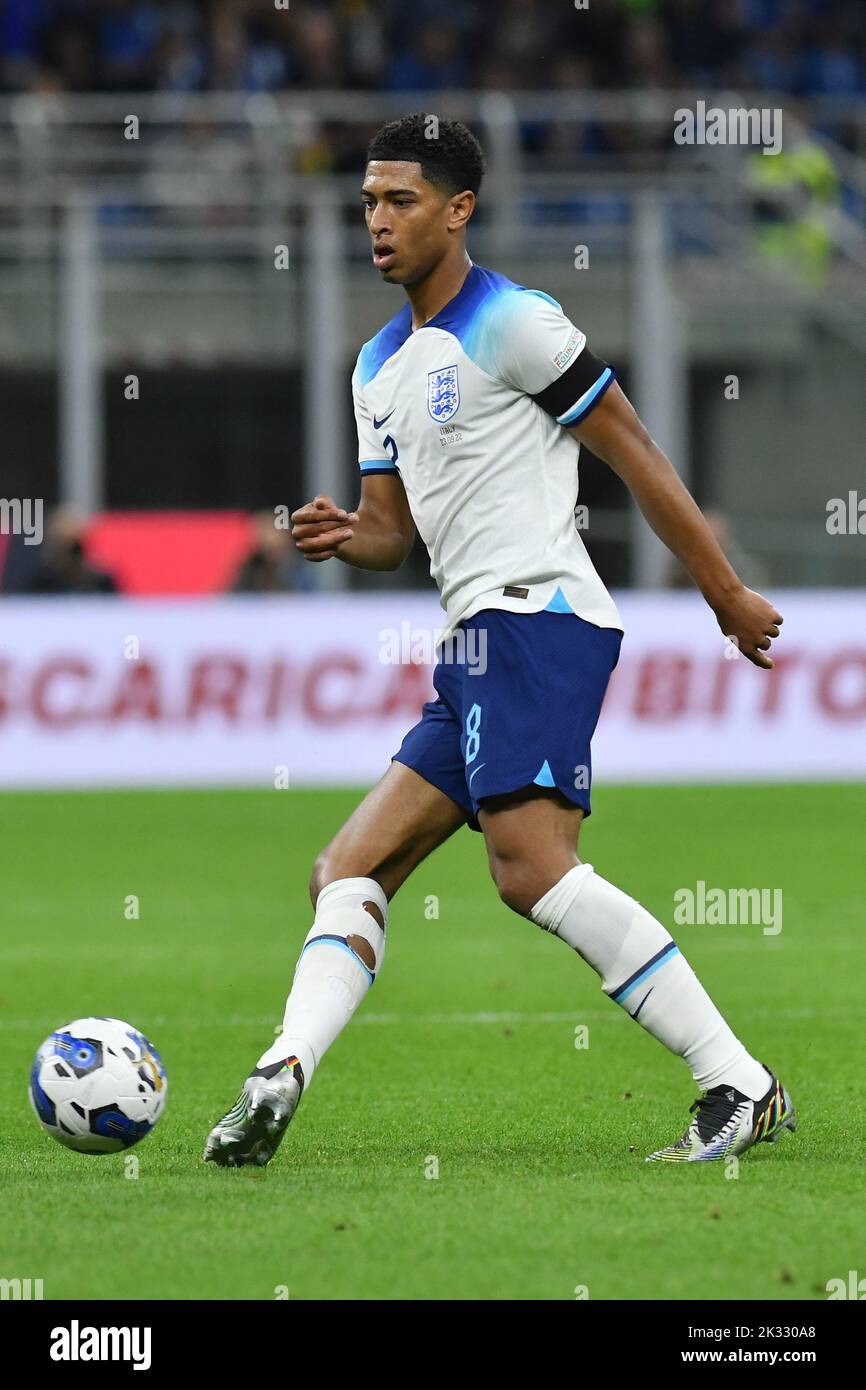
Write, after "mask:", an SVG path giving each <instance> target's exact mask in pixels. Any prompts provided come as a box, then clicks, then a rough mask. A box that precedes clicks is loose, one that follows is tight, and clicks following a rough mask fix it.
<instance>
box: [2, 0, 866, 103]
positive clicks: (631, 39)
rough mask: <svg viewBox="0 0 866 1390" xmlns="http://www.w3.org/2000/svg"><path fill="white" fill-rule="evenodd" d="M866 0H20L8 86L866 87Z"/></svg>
mask: <svg viewBox="0 0 866 1390" xmlns="http://www.w3.org/2000/svg"><path fill="white" fill-rule="evenodd" d="M864 8H866V4H864V0H591V3H590V4H589V5H588V6H587V7H586V8H585V9H578V8H577V7H576V6H573V5H572V4H570V3H566V0H562V2H561V3H553V0H460V2H459V3H457V4H452V5H442V4H441V0H412V3H411V4H410V3H406V0H329V2H328V3H322V2H321V0H5V4H4V5H3V6H2V10H0V62H2V70H0V86H2V89H3V90H5V91H7V92H9V91H21V90H35V91H73V92H86V91H124V92H129V91H163V92H195V91H214V90H217V91H243V92H261V91H273V90H280V89H284V88H300V89H311V88H342V89H354V90H364V89H367V90H383V89H384V90H394V91H407V92H411V91H442V90H446V89H453V88H461V87H471V88H474V89H478V88H486V89H495V90H505V91H508V90H512V89H521V88H532V87H535V88H537V87H539V86H544V87H545V88H548V87H552V88H559V89H563V90H574V89H576V88H577V89H579V88H607V87H620V88H621V87H678V86H680V87H701V88H711V89H718V88H720V87H726V86H729V85H737V86H742V87H750V88H768V89H772V90H775V91H779V92H786V93H789V94H792V95H797V96H802V97H811V96H816V95H820V94H824V93H839V94H851V95H862V94H864V93H866V24H864V22H863V20H864Z"/></svg>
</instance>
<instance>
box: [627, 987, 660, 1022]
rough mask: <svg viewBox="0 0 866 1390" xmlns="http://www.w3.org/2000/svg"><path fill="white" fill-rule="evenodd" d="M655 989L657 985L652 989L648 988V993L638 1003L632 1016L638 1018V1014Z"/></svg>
mask: <svg viewBox="0 0 866 1390" xmlns="http://www.w3.org/2000/svg"><path fill="white" fill-rule="evenodd" d="M653 989H655V985H653V987H652V989H648V990H647V992H646V994H645V995H644V997H643V999H642V1000H641V1001H640V1003H639V1004H638V1006H637V1008H636V1009H635V1011H634V1013H633V1014H632V1018H637V1016H638V1014H639V1013H640V1011H641V1009H642V1008H643V1006H644V1004H645V1003H646V1001H647V1000H648V999H649V997H650V995H651V994H652V992H653Z"/></svg>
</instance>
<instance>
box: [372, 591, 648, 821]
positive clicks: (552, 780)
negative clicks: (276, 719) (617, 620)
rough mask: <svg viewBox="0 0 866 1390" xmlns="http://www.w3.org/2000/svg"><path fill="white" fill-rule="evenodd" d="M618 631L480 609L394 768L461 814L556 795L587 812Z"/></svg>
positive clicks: (448, 658)
mask: <svg viewBox="0 0 866 1390" xmlns="http://www.w3.org/2000/svg"><path fill="white" fill-rule="evenodd" d="M621 642H622V633H621V632H618V631H617V630H616V629H615V628H606V627H596V626H595V625H594V624H593V623H588V622H586V621H585V620H584V619H583V618H579V617H577V615H576V614H574V613H551V612H547V611H543V612H541V613H508V612H505V611H504V610H502V609H498V608H487V609H484V610H483V612H481V613H476V614H475V616H474V617H473V618H468V619H467V620H466V621H465V622H462V623H460V624H459V626H458V629H457V631H456V632H455V633H454V634H452V636H451V637H450V638H448V639H447V640H446V641H445V643H444V644H443V646H442V649H441V652H440V661H439V664H438V665H437V667H436V670H435V671H434V673H433V684H434V686H435V687H436V693H437V694H438V696H439V698H438V700H431V701H430V702H429V703H428V704H426V705H425V706H424V709H423V712H422V715H421V719H420V722H419V723H417V724H416V725H415V727H414V728H412V729H410V730H409V732H408V734H407V735H406V737H405V738H404V740H403V742H402V744H401V745H400V750H399V752H397V753H395V754H394V761H396V762H399V763H405V765H406V766H407V767H411V768H412V769H413V770H414V771H415V772H417V773H418V775H419V776H420V777H423V778H424V780H425V781H426V782H431V783H432V784H433V786H434V787H438V788H439V790H440V791H443V792H444V793H445V795H446V796H450V797H451V799H452V801H456V802H457V804H458V805H459V806H462V807H463V809H464V810H465V811H466V812H467V814H468V816H469V824H470V825H471V827H472V829H473V830H478V829H480V827H479V825H478V821H477V814H478V808H479V805H480V804H481V802H482V801H483V800H484V798H485V797H486V796H499V795H501V794H502V793H503V792H513V791H518V790H520V788H522V787H529V786H532V785H533V784H535V785H536V786H539V787H556V788H557V789H558V790H559V791H560V792H562V794H563V796H565V797H567V798H568V800H569V801H573V802H574V804H575V805H576V806H581V807H582V808H583V811H584V814H585V815H587V816H588V815H589V814H590V802H589V792H590V782H591V778H592V762H591V758H590V748H589V745H590V740H591V738H592V735H593V733H594V732H595V726H596V724H597V723H598V717H599V714H600V713H601V704H602V700H603V699H604V693H605V691H606V690H607V686H608V681H609V680H610V676H611V672H612V671H613V669H614V667H615V666H616V663H617V661H618V660H619V649H620V644H621Z"/></svg>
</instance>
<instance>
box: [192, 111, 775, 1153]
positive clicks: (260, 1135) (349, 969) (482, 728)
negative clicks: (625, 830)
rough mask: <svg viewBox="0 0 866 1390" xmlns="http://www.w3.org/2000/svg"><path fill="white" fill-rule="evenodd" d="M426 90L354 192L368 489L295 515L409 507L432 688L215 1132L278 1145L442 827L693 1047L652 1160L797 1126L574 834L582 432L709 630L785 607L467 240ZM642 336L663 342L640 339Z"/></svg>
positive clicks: (359, 533) (397, 522)
mask: <svg viewBox="0 0 866 1390" xmlns="http://www.w3.org/2000/svg"><path fill="white" fill-rule="evenodd" d="M429 131H430V125H429V123H428V122H427V121H426V120H425V117H424V116H422V115H411V116H407V117H405V118H403V119H402V120H398V121H393V122H391V123H389V124H388V125H386V126H384V127H383V128H382V129H381V130H380V131H379V133H378V134H377V135H376V136H375V137H374V138H373V140H372V142H371V144H370V146H369V149H368V163H367V170H366V176H365V178H364V183H363V188H362V190H361V192H362V197H363V201H364V206H365V209H366V220H367V227H368V229H369V232H370V237H371V241H372V257H373V265H374V266H375V268H376V269H377V270H378V272H379V274H380V276H381V278H382V279H383V280H384V281H385V282H386V283H387V284H391V285H402V286H403V288H404V290H405V292H406V302H405V303H404V304H403V307H402V308H401V309H400V311H399V313H398V314H397V315H396V316H395V317H394V318H393V319H391V321H390V322H389V323H387V324H386V325H385V327H384V328H383V329H382V330H381V331H380V332H379V333H377V335H376V336H375V338H373V339H371V341H370V342H368V343H366V344H365V345H364V347H363V348H362V349H361V353H360V356H359V357H358V361H357V366H356V368H355V372H354V376H353V379H352V387H353V393H354V404H355V415H356V419H357V426H358V439H359V453H358V458H359V464H360V470H361V501H360V504H359V506H358V509H357V511H346V510H345V509H343V508H342V507H339V506H337V504H336V503H335V502H334V501H333V500H332V498H330V497H325V496H318V497H316V498H315V499H314V501H312V502H310V503H309V504H307V505H306V506H303V507H301V508H300V509H299V510H298V511H296V512H295V513H294V514H293V518H292V519H293V536H294V538H295V542H296V544H297V546H298V549H299V550H300V551H301V553H302V554H303V555H304V556H305V558H306V559H307V560H309V561H312V562H314V563H322V562H323V561H326V560H330V559H337V560H339V561H341V562H343V563H345V564H350V565H358V566H360V567H361V568H362V569H370V570H393V569H397V568H398V567H399V566H400V565H401V564H402V563H403V561H404V560H405V559H406V557H407V555H408V554H409V551H410V549H411V547H412V544H413V540H414V537H415V529H416V527H417V529H418V531H419V532H420V534H421V536H422V538H423V540H424V542H425V544H426V546H427V549H428V551H429V553H430V568H431V573H432V575H433V578H434V579H435V581H436V584H437V586H438V588H439V592H440V596H441V601H442V606H443V608H444V609H445V612H446V620H447V621H446V636H445V639H444V641H443V643H442V646H441V648H440V653H439V657H440V659H439V663H438V665H437V667H436V670H435V673H434V683H435V687H436V691H437V695H438V698H437V699H435V700H433V701H432V702H430V703H428V704H426V705H425V706H424V710H423V713H422V717H421V719H420V721H419V723H417V724H416V725H415V727H414V728H413V729H411V730H410V731H409V733H408V734H407V735H406V737H405V739H404V740H403V743H402V746H401V747H400V749H399V751H398V752H397V753H396V754H395V755H394V758H393V760H392V762H391V765H390V767H389V769H388V771H387V772H386V773H385V775H384V777H383V778H382V779H381V781H380V782H379V783H378V785H377V786H376V787H374V789H373V790H372V791H371V792H370V793H369V795H368V796H366V797H365V798H364V800H363V801H362V802H361V804H360V806H358V808H357V809H356V810H355V812H354V813H353V814H352V815H351V816H350V818H349V820H348V821H347V822H346V824H345V825H344V826H343V827H342V829H341V830H340V831H339V832H338V833H337V835H336V836H335V838H334V839H333V840H332V841H331V843H330V844H329V845H328V846H327V848H326V849H325V850H323V851H322V853H321V854H320V856H319V858H318V859H317V861H316V864H315V867H314V869H313V876H312V882H311V887H310V893H311V898H312V902H313V906H314V908H315V920H314V922H313V925H312V927H311V929H310V931H309V933H308V935H307V938H306V940H305V942H304V945H303V949H302V951H301V955H300V958H299V960H298V964H297V967H296V970H295V975H294V981H293V984H292V989H291V993H290V994H289V997H288V1001H287V1003H286V1010H285V1017H284V1020H283V1028H282V1032H281V1034H280V1036H279V1037H278V1039H277V1040H276V1042H274V1043H273V1044H272V1045H271V1046H269V1047H268V1048H267V1049H266V1050H265V1051H264V1052H263V1054H262V1056H261V1057H260V1058H259V1060H258V1063H257V1065H256V1067H255V1068H254V1070H253V1071H252V1072H251V1074H250V1076H249V1077H248V1078H247V1080H246V1081H245V1082H244V1085H243V1090H242V1091H241V1094H240V1096H239V1098H238V1100H237V1102H236V1104H235V1105H234V1106H233V1108H232V1109H231V1110H230V1111H229V1112H228V1114H227V1115H225V1116H224V1117H223V1119H221V1120H220V1121H219V1123H218V1124H217V1125H216V1126H215V1128H214V1129H213V1130H212V1131H211V1134H210V1136H209V1137H208V1140H207V1145H206V1148H205V1154H204V1157H205V1159H206V1160H209V1161H213V1162H216V1163H219V1164H223V1165H228V1166H234V1165H243V1164H250V1163H255V1164H265V1163H267V1162H269V1160H270V1159H271V1158H272V1157H273V1155H274V1152H275V1150H276V1148H277V1145H278V1144H279V1142H280V1140H281V1138H282V1136H283V1133H284V1132H285V1129H286V1126H287V1125H288V1123H289V1120H290V1119H291V1117H292V1115H293V1114H294V1112H295V1110H296V1108H297V1105H298V1102H299V1101H300V1099H301V1096H302V1094H303V1091H304V1089H305V1087H306V1086H308V1085H309V1083H310V1081H311V1080H312V1077H313V1074H314V1072H315V1070H316V1068H317V1067H318V1066H319V1064H320V1062H321V1060H322V1058H323V1056H324V1054H325V1052H326V1051H327V1049H328V1047H330V1045H331V1043H332V1042H333V1041H334V1039H335V1038H336V1037H337V1035H338V1034H339V1033H340V1032H341V1031H342V1029H343V1028H344V1027H345V1026H346V1024H347V1023H348V1022H349V1020H350V1018H351V1017H352V1015H353V1013H354V1012H355V1010H356V1009H357V1007H358V1005H359V1004H360V1002H361V1000H362V999H363V997H364V995H365V994H366V992H367V990H368V989H369V987H370V985H371V984H372V983H373V981H374V979H375V978H376V976H377V974H378V973H379V971H380V970H381V968H382V961H383V957H384V953H385V941H386V929H387V925H388V912H389V903H390V901H391V899H392V898H393V896H394V894H395V893H396V892H397V890H398V888H399V887H400V886H401V884H402V883H404V882H405V880H406V878H407V877H408V875H409V874H411V872H412V870H413V869H414V868H415V867H416V866H417V865H418V864H419V863H420V862H421V861H422V860H423V859H424V858H425V857H426V856H427V855H428V854H430V853H431V851H432V850H434V849H436V847H437V846H438V845H441V844H442V843H443V841H445V840H447V839H448V837H449V836H450V835H452V834H453V833H454V831H455V830H457V829H458V827H460V826H462V825H466V824H468V825H469V826H470V827H471V828H472V829H473V830H478V831H480V832H481V833H482V834H483V836H484V840H485V844H486V848H487V855H488V860H489V864H490V871H491V874H492V876H493V879H494V882H495V884H496V887H497V889H498V890H499V894H500V897H501V898H502V900H503V902H505V903H506V904H507V905H508V907H510V908H512V909H513V911H514V912H517V913H519V914H520V915H521V916H523V917H525V918H527V919H528V921H530V922H534V923H535V924H536V925H537V926H538V927H540V928H541V929H542V930H543V931H547V932H549V933H551V935H553V936H558V937H559V938H560V940H561V941H563V942H564V943H565V944H566V945H567V946H570V947H571V949H572V950H573V951H575V952H576V953H577V954H578V955H579V956H581V957H582V958H583V960H585V961H586V962H587V964H588V965H590V966H591V967H592V969H593V970H595V971H596V972H597V974H598V975H599V976H600V979H601V985H602V989H603V990H604V992H605V993H606V994H608V995H609V996H610V998H611V999H613V1000H614V1002H615V1003H617V1004H618V1005H619V1006H620V1007H621V1008H623V1009H625V1010H626V1012H627V1013H628V1014H629V1015H630V1017H631V1018H633V1019H635V1020H636V1021H637V1022H638V1024H639V1025H640V1026H641V1027H642V1028H645V1029H646V1031H647V1032H648V1033H651V1034H652V1036H653V1037H654V1038H656V1039H657V1040H658V1041H659V1042H660V1043H661V1044H662V1045H663V1046H664V1047H666V1048H668V1049H669V1050H670V1051H671V1052H673V1053H675V1054H676V1055H678V1056H680V1057H682V1058H683V1059H684V1061H685V1062H686V1064H687V1065H688V1067H689V1068H690V1070H691V1073H692V1076H693V1077H694V1080H695V1082H696V1085H697V1087H698V1088H699V1089H700V1090H701V1092H702V1095H701V1098H700V1099H699V1100H697V1101H696V1102H695V1104H694V1105H693V1106H692V1114H693V1118H692V1119H691V1121H690V1123H689V1125H688V1128H687V1129H686V1131H685V1133H684V1134H683V1136H682V1138H680V1139H678V1140H677V1141H676V1142H675V1143H673V1144H671V1145H670V1146H668V1147H667V1148H662V1149H660V1150H659V1151H657V1152H655V1153H653V1154H651V1155H650V1156H649V1158H650V1159H666V1160H678V1161H685V1162H699V1161H705V1160H711V1159H720V1158H722V1157H723V1156H725V1155H727V1154H739V1153H742V1152H743V1151H744V1150H745V1149H748V1148H750V1147H751V1145H753V1144H754V1143H756V1142H757V1141H759V1140H766V1139H776V1138H777V1137H778V1136H779V1134H780V1133H781V1131H782V1129H783V1128H788V1129H794V1124H795V1122H794V1111H793V1107H792V1104H791V1100H790V1097H789V1096H788V1093H787V1091H786V1090H785V1089H784V1087H783V1086H782V1085H781V1083H780V1082H779V1081H778V1079H777V1078H776V1076H775V1075H774V1074H773V1073H772V1072H771V1071H770V1070H769V1069H768V1068H767V1067H765V1066H764V1065H763V1064H762V1063H761V1062H760V1061H757V1060H756V1059H755V1058H754V1057H752V1056H751V1055H750V1053H749V1052H748V1051H747V1050H746V1048H745V1047H744V1045H743V1043H742V1042H740V1040H739V1039H738V1038H737V1037H736V1036H735V1035H734V1033H733V1032H732V1031H731V1029H730V1028H729V1027H728V1024H727V1023H726V1022H725V1020H724V1018H723V1017H722V1016H721V1014H720V1013H719V1011H718V1009H717V1008H716V1007H715V1005H714V1004H713V1002H712V1000H711V999H710V997H709V995H708V994H707V993H706V991H705V990H704V988H703V986H702V985H701V983H700V981H699V980H698V979H697V976H696V975H695V973H694V971H693V970H692V969H691V967H690V966H689V964H688V963H687V961H686V960H685V958H684V957H683V956H682V955H681V953H680V952H679V950H678V949H677V946H676V944H675V943H674V941H673V940H672V939H671V936H670V934H669V932H668V931H667V929H666V927H664V926H663V925H662V923H661V922H658V921H657V920H656V919H655V918H654V917H653V916H652V915H651V914H650V913H649V912H647V911H646V909H645V908H643V907H642V906H641V905H640V904H639V903H638V902H636V901H635V900H634V899H633V898H631V897H629V896H628V894H626V893H624V892H623V891H622V890H621V889H619V888H617V887H615V886H614V884H612V883H609V882H607V881H606V880H605V879H603V878H602V877H601V876H600V875H599V874H597V873H595V871H594V870H593V867H592V865H591V864H584V863H581V862H580V861H579V859H578V857H577V853H576V850H577V841H578V834H579V831H580V826H581V822H582V821H583V819H584V817H586V816H588V815H589V814H590V790H589V783H590V739H591V737H592V734H593V732H594V730H595V726H596V723H597V721H598V717H599V713H600V710H601V704H602V700H603V698H604V694H605V690H606V688H607V684H608V681H609V679H610V675H611V672H612V671H613V668H614V667H615V665H616V663H617V660H618V657H619V649H620V642H621V640H622V624H621V621H620V618H619V614H618V613H617V610H616V607H615V605H614V603H613V601H612V599H611V598H610V595H609V594H608V593H607V591H606V589H605V587H604V585H603V584H602V582H601V580H600V579H599V577H598V575H597V574H596V572H595V569H594V568H593V566H592V563H591V561H590V559H589V557H588V555H587V553H586V550H585V548H584V545H583V542H582V541H581V538H580V535H579V533H578V531H577V529H576V526H575V518H574V510H575V502H576V498H577V463H578V453H579V445H580V443H581V442H585V443H586V444H587V445H588V447H589V448H590V449H591V450H592V452H593V453H594V454H596V455H597V456H598V457H599V458H600V459H602V460H604V461H605V462H606V463H607V464H608V465H609V466H610V467H611V468H613V470H614V471H615V472H616V473H617V474H618V475H619V477H621V478H622V479H623V480H624V481H625V483H626V484H627V486H628V487H629V488H630V490H631V492H632V494H633V496H634V497H635V499H636V500H637V503H638V505H639V506H640V508H641V510H642V512H643V514H644V516H645V517H646V519H647V521H648V522H649V524H650V525H651V526H652V527H653V529H654V530H655V531H656V533H657V534H658V535H659V536H660V537H661V539H662V540H663V541H664V542H665V544H666V545H667V546H668V547H669V548H670V550H671V551H672V552H673V553H674V555H676V556H677V557H678V558H679V560H680V561H681V562H682V564H683V565H684V566H685V567H686V569H687V570H688V571H689V573H690V574H691V576H692V579H693V580H694V582H695V584H696V585H697V587H698V588H699V589H700V591H701V593H702V594H703V595H704V598H705V599H706V601H707V603H708V604H709V606H710V608H711V609H712V610H713V612H714V613H715V615H716V618H717V619H718V623H719V626H720V628H721V630H722V632H723V633H724V634H725V635H726V636H727V637H729V638H731V639H735V640H736V642H737V644H738V646H739V649H740V651H741V652H742V653H743V654H744V655H745V656H747V657H748V658H749V659H750V660H751V661H753V662H754V663H755V665H757V666H761V667H764V668H769V667H771V666H772V664H773V663H772V661H771V659H770V658H769V657H768V656H767V655H766V653H767V651H768V649H769V648H770V643H771V639H772V638H775V637H778V635H779V625H780V623H781V622H782V619H781V617H780V615H779V614H778V613H777V612H776V610H775V608H774V607H773V605H772V604H771V603H769V602H768V601H767V600H766V599H765V598H762V597H761V595H760V594H757V593H754V592H753V591H752V590H750V589H747V588H745V587H744V585H743V584H742V583H741V582H740V580H739V579H738V578H737V575H736V574H735V573H734V571H733V569H732V568H731V566H730V564H729V563H728V562H727V560H726V559H725V556H724V554H723V553H722V551H721V549H720V548H719V546H718V544H717V542H716V541H715V539H714V537H713V534H712V532H711V531H710V528H709V527H708V526H707V524H706V522H705V521H704V519H703V517H702V515H701V513H700V511H699V510H698V507H697V506H696V504H695V502H694V501H693V500H692V498H691V496H690V495H689V493H688V492H687V490H686V488H685V487H684V485H683V483H682V482H681V481H680V478H679V476H678V475H677V473H676V471H675V470H674V468H673V466H672V465H671V463H670V462H669V460H668V459H667V458H666V457H665V455H664V454H663V453H662V451H661V450H660V449H659V448H658V446H657V445H656V444H655V443H654V442H653V440H652V439H651V437H650V435H649V434H648V432H647V430H646V429H645V428H644V426H643V425H642V424H641V422H640V420H639V419H638V417H637V415H636V414H635V411H634V410H633V409H632V407H631V405H630V404H629V402H628V400H627V398H626V397H625V395H624V394H623V392H622V391H621V389H620V387H619V386H618V384H617V382H616V380H615V374H614V369H613V368H612V367H611V366H608V365H607V364H606V363H605V362H603V361H601V360H600V359H599V358H598V357H596V356H595V355H594V353H593V352H592V351H591V349H590V348H589V346H588V344H587V342H586V338H585V337H584V334H583V333H582V332H581V331H580V329H578V328H576V327H575V326H574V324H573V323H571V322H570V320H569V319H568V318H567V317H566V315H565V314H564V313H563V311H562V309H561V308H560V306H559V304H557V303H556V301H555V300H553V299H551V298H550V296H549V295H546V294H544V293H542V292H541V291H539V290H530V289H525V288H524V287H523V286H520V285H515V284H513V283H512V282H511V281H509V280H507V279H506V278H505V277H504V276H503V275H499V274H496V273H495V272H493V271H490V270H484V269H482V267H481V266H477V265H474V264H473V263H472V261H471V260H470V259H469V256H468V254H467V251H466V229H467V225H468V222H469V219H470V217H471V216H472V212H473V209H474V207H475V203H476V198H477V195H478V190H479V187H480V184H481V178H482V173H483V156H482V152H481V148H480V146H479V144H478V141H477V140H476V139H475V136H474V135H473V134H472V133H471V132H470V131H469V130H468V129H467V128H466V126H464V125H462V124H461V123H460V122H458V121H445V120H440V121H439V122H438V131H437V132H436V133H435V138H427V135H428V132H429ZM647 350H648V351H652V347H651V345H648V348H647Z"/></svg>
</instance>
